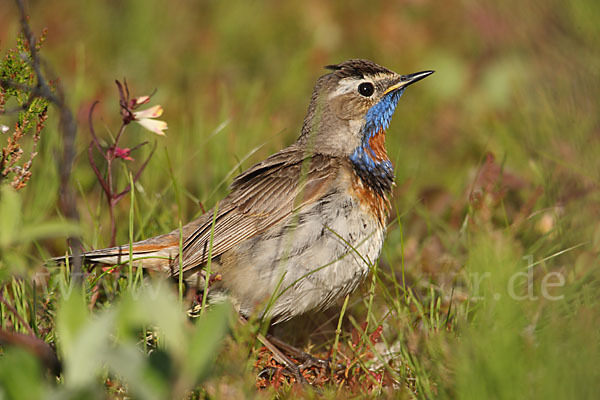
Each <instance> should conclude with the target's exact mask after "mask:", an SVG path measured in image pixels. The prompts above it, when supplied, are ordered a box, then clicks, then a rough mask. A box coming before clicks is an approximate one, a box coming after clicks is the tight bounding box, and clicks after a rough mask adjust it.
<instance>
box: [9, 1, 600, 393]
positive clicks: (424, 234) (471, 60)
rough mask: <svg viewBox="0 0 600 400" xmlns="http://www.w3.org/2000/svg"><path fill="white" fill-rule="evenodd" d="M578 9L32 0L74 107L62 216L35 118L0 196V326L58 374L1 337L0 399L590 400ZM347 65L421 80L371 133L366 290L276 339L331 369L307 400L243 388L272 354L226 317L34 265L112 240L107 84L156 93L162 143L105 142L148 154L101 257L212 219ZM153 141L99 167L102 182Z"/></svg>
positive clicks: (596, 16)
mask: <svg viewBox="0 0 600 400" xmlns="http://www.w3.org/2000/svg"><path fill="white" fill-rule="evenodd" d="M596 3H597V2H594V1H591V0H590V1H583V0H582V1H575V2H567V3H565V2H559V1H556V0H550V1H542V0H526V1H516V0H514V1H513V0H511V1H508V2H503V3H501V4H500V3H499V4H497V5H494V4H491V3H490V4H481V3H478V2H473V3H464V2H463V3H458V2H456V3H454V2H444V3H442V2H398V3H393V2H385V1H381V2H359V1H350V2H340V3H339V4H329V5H328V4H324V3H322V2H319V1H313V0H310V1H306V2H285V3H284V2H275V1H267V2H251V3H249V2H243V1H233V2H216V1H210V2H197V3H193V2H181V1H175V2H167V1H161V0H155V1H141V0H136V1H131V2H122V3H114V4H113V3H110V4H109V3H105V2H90V3H89V4H88V3H85V5H84V3H83V2H77V1H74V0H65V1H62V2H58V3H56V4H54V3H53V4H52V5H50V4H46V3H44V2H41V3H39V2H38V3H32V8H31V23H32V25H33V28H34V29H35V30H36V32H40V31H41V28H42V27H47V28H48V37H47V40H46V42H45V44H44V46H43V48H42V56H43V57H44V59H45V60H47V62H48V64H49V65H51V66H52V70H53V71H54V72H55V73H56V74H57V76H58V77H60V80H61V83H62V84H63V86H64V88H65V90H66V94H67V96H68V97H67V100H68V102H69V104H70V105H71V108H72V110H73V111H74V113H75V114H76V115H77V116H78V122H79V131H78V138H77V141H76V149H77V158H76V162H75V166H74V170H73V176H72V183H73V187H74V188H76V191H77V194H78V198H77V207H78V211H79V214H80V216H81V221H79V223H77V224H72V223H69V224H65V221H64V218H63V216H62V215H61V214H60V212H59V206H58V204H59V199H58V188H59V177H58V172H57V158H58V155H59V154H61V151H62V141H61V135H60V132H59V130H58V127H57V121H58V117H57V115H56V112H55V110H53V109H50V111H49V120H48V122H47V127H46V128H45V130H44V131H43V132H42V137H41V140H40V142H39V144H38V153H39V154H38V156H37V157H36V158H35V160H34V165H33V168H32V177H31V180H30V182H29V183H28V185H27V187H26V188H25V189H23V190H21V191H19V192H18V193H13V192H10V191H8V189H5V188H2V195H1V197H0V215H2V216H3V218H2V219H0V265H1V268H0V282H1V285H2V286H1V287H0V294H1V295H2V297H3V299H4V301H3V302H0V315H1V324H2V325H1V326H2V329H3V330H6V331H10V332H12V331H17V332H22V333H29V329H28V327H29V328H30V329H31V330H33V331H34V333H35V335H36V336H37V337H39V338H41V339H42V340H44V341H45V342H47V343H50V344H51V345H52V346H54V347H55V348H56V350H57V353H58V354H59V357H60V358H61V361H62V362H63V364H64V368H65V369H64V374H63V376H62V377H61V378H60V379H54V378H51V377H49V376H47V374H46V373H45V372H44V368H43V367H42V365H41V364H40V363H39V361H37V359H36V358H32V357H31V356H30V355H29V353H27V352H24V351H23V350H21V349H19V348H17V347H14V346H2V347H0V349H1V350H0V352H1V353H0V354H1V355H0V393H1V394H0V396H5V397H7V398H25V397H27V396H29V397H30V398H40V397H48V396H51V395H54V396H61V397H75V396H80V397H84V398H92V397H98V398H103V397H106V396H108V397H116V398H122V397H124V396H125V395H126V394H127V395H132V396H134V397H137V398H148V397H149V396H153V397H156V398H162V397H169V396H175V397H178V396H179V397H180V396H182V395H184V394H186V393H192V392H191V391H192V390H193V393H192V394H191V396H195V397H199V398H206V397H213V398H231V397H237V398H248V397H252V398H254V397H273V396H278V397H280V398H284V397H319V396H322V397H325V398H345V397H348V396H358V397H361V396H362V397H371V396H374V395H380V396H382V397H390V398H415V397H416V398H462V399H481V398H507V399H509V398H510V399H512V398H592V397H594V395H595V393H597V392H598V390H599V389H600V387H599V382H600V376H599V375H600V372H598V371H599V369H598V368H597V365H598V362H599V361H600V340H599V339H600V330H599V328H598V327H599V326H600V309H599V306H600V304H599V301H598V289H599V278H600V276H599V269H598V266H599V264H600V263H599V255H600V222H599V221H600V218H599V214H600V209H599V208H598V204H600V191H599V190H598V186H599V184H600V161H599V158H598V154H600V139H599V138H600V136H599V129H600V117H599V116H598V110H599V109H600V98H599V96H598V93H600V59H599V58H598V57H597V51H596V50H597V49H598V47H599V46H600V28H598V24H597V21H598V20H600V6H598V5H597V4H596ZM17 26H18V20H17V17H16V10H15V8H14V7H13V6H10V7H7V8H6V10H4V11H3V12H0V49H1V50H2V52H5V51H6V50H7V49H8V48H11V47H13V46H14V43H15V38H16V34H17ZM353 57H364V58H369V59H372V60H374V61H376V62H378V63H380V64H382V65H385V66H387V67H389V68H391V69H393V70H395V71H397V72H400V73H410V72H415V71H419V70H424V69H434V70H436V73H435V74H434V75H432V76H431V77H429V78H428V79H426V80H424V81H423V82H420V83H419V84H418V85H415V86H414V87H411V88H410V89H409V90H408V91H407V92H406V93H405V95H404V96H403V97H402V99H401V100H400V103H399V106H398V109H397V111H396V114H395V117H394V120H393V121H392V125H391V127H390V129H389V132H388V135H387V147H388V153H389V155H390V158H391V159H392V161H393V162H394V164H395V166H396V171H397V186H396V187H395V189H394V196H393V199H392V204H393V207H392V208H393V213H392V217H391V218H390V221H389V229H388V234H387V239H386V244H385V247H384V250H383V253H382V256H381V258H380V260H379V263H378V266H377V268H375V269H374V274H373V275H372V278H369V279H368V280H367V281H366V282H365V284H363V285H362V286H361V287H360V289H359V290H357V292H356V293H355V294H354V295H353V296H351V297H350V298H349V300H348V303H347V306H346V305H345V303H344V299H341V300H340V304H339V307H337V308H333V309H331V310H328V311H325V312H322V313H315V314H311V315H307V316H303V317H299V318H296V319H295V320H293V321H290V322H289V323H286V324H281V325H278V326H276V327H274V331H275V333H276V334H277V335H278V336H280V337H282V338H283V339H285V340H287V341H289V342H291V343H292V344H295V345H297V346H299V347H303V348H305V349H307V350H310V351H311V352H313V353H315V354H318V355H321V356H327V355H328V354H330V353H334V354H335V358H336V360H337V361H338V362H339V363H341V364H342V365H344V368H345V371H347V372H348V376H347V377H345V376H343V374H341V375H339V376H337V377H332V376H327V377H321V378H320V379H321V381H319V382H320V384H319V385H318V386H319V391H318V392H317V391H313V390H312V389H307V388H305V389H301V388H298V387H296V386H293V385H289V384H287V383H286V382H287V381H286V379H285V377H272V378H270V379H268V380H266V381H267V383H269V384H270V385H272V387H270V388H268V389H260V390H258V389H256V385H257V381H259V380H260V379H258V378H257V374H258V373H259V372H260V369H256V368H254V367H253V365H254V364H255V363H258V364H260V363H261V362H262V363H264V362H266V361H268V360H266V359H265V357H266V356H265V355H264V354H262V353H260V351H259V347H260V346H259V345H258V344H256V343H255V334H256V332H258V331H259V330H260V329H261V327H260V326H259V321H250V323H249V324H248V325H246V326H238V324H237V323H235V321H234V319H233V320H232V321H228V316H230V317H231V318H233V316H231V314H228V311H227V310H223V309H222V310H220V311H219V310H217V311H216V312H215V313H214V314H213V313H210V312H208V313H206V314H203V315H202V319H203V320H204V321H199V322H197V323H195V324H192V323H190V322H189V321H188V320H187V319H186V318H185V313H184V311H183V310H182V307H181V306H180V302H179V301H178V300H177V298H178V296H177V295H178V292H177V288H176V286H173V291H172V293H171V294H173V296H175V297H174V298H171V297H170V295H169V294H167V293H163V292H162V291H160V293H161V294H160V296H159V297H157V298H158V299H159V300H155V301H154V302H152V301H150V300H147V301H148V304H146V305H144V304H143V302H140V301H139V298H143V297H138V301H135V298H133V297H132V296H134V295H135V293H137V294H138V295H139V296H149V295H148V294H147V291H148V290H151V289H148V288H146V289H144V288H143V287H144V281H143V279H142V277H141V276H140V275H139V274H136V273H135V271H133V275H134V277H133V279H130V280H127V279H125V276H122V277H120V278H118V277H116V276H115V275H114V274H109V273H106V274H104V275H102V277H101V278H100V279H98V276H99V275H100V274H99V273H97V274H96V276H90V277H88V278H87V279H86V280H85V284H84V292H83V293H82V294H80V295H76V294H72V296H71V297H69V299H66V297H67V296H66V294H67V293H69V292H68V290H69V288H70V280H69V274H68V267H62V268H53V269H46V267H44V265H43V262H44V260H45V259H47V258H49V257H52V256H58V255H61V254H64V253H65V251H66V243H65V237H66V236H67V234H68V233H72V232H79V233H80V234H81V237H82V241H83V243H84V245H85V246H86V248H101V247H104V246H106V245H108V243H109V241H110V222H109V219H108V210H107V207H106V200H105V199H104V198H103V195H102V191H101V189H100V187H99V185H98V183H97V182H96V179H95V176H94V173H93V171H92V170H91V168H90V166H89V163H88V161H87V146H88V144H89V141H90V140H91V137H90V136H89V133H88V130H87V122H86V121H87V113H88V111H89V108H90V106H91V104H92V102H93V101H95V100H100V101H101V103H100V104H99V106H98V108H97V111H96V113H95V115H96V118H95V127H96V132H97V134H98V135H99V136H100V137H101V138H103V140H106V141H107V143H108V142H110V137H111V135H113V136H114V135H115V134H116V129H117V128H118V126H119V123H120V119H119V115H118V103H117V92H116V87H115V86H114V80H115V79H122V78H123V77H126V78H127V81H128V83H129V85H130V87H131V88H132V90H133V94H134V95H143V94H149V93H151V92H152V91H153V90H154V88H157V89H158V92H157V94H156V96H155V97H154V98H153V103H152V104H161V105H162V106H163V107H164V109H165V113H164V115H163V117H162V118H161V119H164V120H165V121H167V122H168V124H169V129H168V131H167V136H166V137H164V138H163V137H154V136H152V134H150V133H148V132H146V131H143V130H142V129H141V128H138V127H137V126H131V127H128V128H127V131H126V132H125V136H124V138H123V142H122V146H123V147H133V146H135V145H136V144H138V143H140V142H142V141H145V140H150V141H151V142H152V141H154V140H157V141H158V148H157V151H156V153H155V154H154V156H153V157H152V159H151V161H150V164H149V165H148V167H147V170H146V171H145V172H144V173H143V175H142V177H141V179H140V181H139V182H138V183H137V184H136V185H135V193H134V196H133V197H127V198H125V199H124V200H123V201H121V202H120V203H119V204H118V205H117V207H116V215H117V231H118V232H117V242H119V243H128V242H129V241H131V240H138V239H141V238H147V237H150V236H152V235H156V234H160V233H164V232H167V231H171V230H173V229H176V228H177V227H178V226H179V224H180V221H181V223H186V222H187V221H189V220H191V219H192V218H194V217H195V216H197V215H199V214H201V213H202V207H204V209H206V210H208V209H209V208H210V207H213V206H214V205H215V204H216V203H217V201H218V200H220V199H221V198H222V197H223V196H224V195H225V194H226V193H227V185H228V184H229V183H230V182H231V180H232V178H233V176H235V175H236V174H237V173H239V172H241V171H242V170H244V169H245V168H248V167H249V166H251V165H252V164H253V163H254V162H257V161H260V160H262V159H263V158H264V157H266V156H268V155H269V154H272V153H273V152H275V151H277V150H279V149H280V148H282V147H284V146H286V145H288V144H290V143H292V142H293V141H294V140H295V138H296V137H297V136H298V134H299V130H300V127H301V123H302V119H303V117H304V113H305V111H306V107H307V105H308V101H309V98H310V94H311V90H312V85H313V83H314V81H315V80H316V78H317V77H318V76H319V75H320V74H322V73H324V70H323V69H322V66H323V65H327V64H331V63H335V62H339V61H342V60H344V59H347V58H353ZM11 118H12V117H5V116H0V123H1V124H5V125H11V124H12V123H13V121H14V120H13V119H11ZM4 141H5V136H3V135H0V145H2V146H4V145H5V142H4ZM29 145H30V144H29ZM150 148H151V146H144V147H142V148H141V149H139V150H137V151H136V152H134V153H133V154H132V156H133V157H134V158H135V161H134V162H118V163H116V165H115V167H116V168H115V174H114V175H115V178H116V181H117V182H116V185H117V186H118V187H124V186H125V185H127V183H128V182H129V181H130V171H132V172H135V171H136V170H137V167H139V165H140V164H141V162H142V161H143V160H144V159H145V157H146V156H147V155H148V153H149V151H150ZM488 153H490V154H493V158H490V157H488V156H487V154H488ZM98 162H99V163H100V161H98ZM200 204H201V205H202V207H201V206H200ZM4 216H10V217H4ZM123 268H125V269H124V271H128V267H127V265H124V267H123ZM34 277H37V281H36V282H38V286H37V289H34V287H33V285H32V279H33V278H34ZM529 277H530V285H529V284H528V283H527V279H528V278H529ZM560 279H562V281H561V280H560ZM561 282H564V283H563V284H562V285H558V283H561ZM97 283H98V284H99V287H100V289H99V290H100V294H99V295H98V296H97V299H95V300H93V301H92V297H93V295H94V292H93V287H94V286H95V285H96V284H97ZM553 284H554V285H555V286H552V285H553ZM131 288H133V293H134V294H130V291H131V290H130V289H131ZM166 288H167V286H165V287H164V288H163V289H166ZM74 293H76V292H74ZM150 297H151V296H150ZM185 300H186V299H184V301H185ZM92 302H93V303H94V307H93V308H94V309H93V310H92V311H88V307H87V305H89V304H91V303H92ZM140 303H142V304H140ZM343 304H344V306H345V312H344V314H343V318H341V319H340V318H339V311H340V309H341V307H342V305H343ZM12 310H14V311H15V312H14V313H13V311H12ZM155 312H156V314H155ZM15 313H16V314H18V317H17V316H16V315H14V314H15ZM227 326H229V328H227ZM379 326H381V337H380V338H379V339H377V340H371V338H370V337H372V338H373V339H375V336H377V332H378V331H377V329H378V327H379ZM209 328H210V329H209ZM263 328H264V327H263ZM365 328H366V332H364V330H365ZM226 329H230V330H231V335H225V330H226ZM374 333H375V335H374V336H373V334H374ZM218 342H222V343H221V344H222V346H218ZM334 345H336V346H335V348H334ZM215 357H217V358H215ZM213 360H214V361H213ZM98 363H102V364H103V365H104V366H103V367H102V368H97V367H96V365H97V364H98ZM261 365H262V364H261ZM186 371H187V372H186ZM78 373H79V374H78ZM40 393H41V394H40Z"/></svg>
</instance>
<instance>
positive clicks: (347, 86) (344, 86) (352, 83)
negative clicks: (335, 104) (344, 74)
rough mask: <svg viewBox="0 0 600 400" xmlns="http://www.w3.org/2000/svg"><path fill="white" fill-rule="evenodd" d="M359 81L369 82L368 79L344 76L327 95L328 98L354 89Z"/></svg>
mask: <svg viewBox="0 0 600 400" xmlns="http://www.w3.org/2000/svg"><path fill="white" fill-rule="evenodd" d="M360 82H371V80H370V79H357V78H344V79H342V80H340V81H339V82H338V87H337V88H336V89H335V91H333V92H332V93H331V94H330V95H329V97H328V98H329V99H330V100H331V99H333V98H334V97H337V96H340V95H342V94H346V93H350V92H353V91H355V90H356V88H357V87H358V85H359V84H360Z"/></svg>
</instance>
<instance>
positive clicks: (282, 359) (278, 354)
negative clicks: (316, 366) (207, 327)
mask: <svg viewBox="0 0 600 400" xmlns="http://www.w3.org/2000/svg"><path fill="white" fill-rule="evenodd" d="M240 322H241V323H242V324H244V325H245V324H246V323H248V321H246V318H244V317H243V316H241V315H240ZM256 337H257V339H258V340H259V341H260V342H261V343H262V344H263V346H265V347H266V348H267V349H269V351H270V352H271V353H272V354H273V357H274V358H275V360H276V361H277V362H278V363H279V364H281V365H283V366H284V367H285V368H286V369H287V370H288V371H289V372H290V373H291V374H292V375H293V376H294V378H296V381H298V382H300V383H302V384H303V385H304V384H308V381H307V380H306V378H305V377H304V375H302V372H301V371H300V368H299V367H298V366H297V365H296V363H294V362H293V361H292V360H290V359H289V357H287V356H286V355H285V354H283V352H282V351H281V350H279V349H278V348H277V346H275V345H274V344H273V343H271V342H270V341H269V340H268V339H267V338H266V337H265V336H264V335H263V334H261V333H258V334H257V336H256Z"/></svg>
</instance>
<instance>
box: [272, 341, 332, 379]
mask: <svg viewBox="0 0 600 400" xmlns="http://www.w3.org/2000/svg"><path fill="white" fill-rule="evenodd" d="M266 339H268V340H269V341H270V342H271V344H273V345H275V346H277V347H278V348H279V349H281V350H283V351H285V352H286V353H288V354H290V355H292V356H293V357H295V358H297V359H298V360H300V361H302V364H300V366H299V368H300V370H303V369H306V368H310V367H319V368H325V370H326V371H329V370H330V366H329V361H327V360H323V359H322V358H318V357H315V356H313V355H311V354H309V353H307V352H305V351H302V350H300V349H299V348H297V347H294V346H292V345H290V344H288V343H286V342H284V341H283V340H281V339H279V338H277V337H275V336H273V335H267V337H266Z"/></svg>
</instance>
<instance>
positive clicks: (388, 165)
mask: <svg viewBox="0 0 600 400" xmlns="http://www.w3.org/2000/svg"><path fill="white" fill-rule="evenodd" d="M402 93H404V90H403V89H402V90H397V91H394V92H391V93H388V94H387V95H385V96H384V97H383V98H382V99H381V100H379V102H378V103H377V104H375V105H373V106H372V107H371V108H370V109H369V111H367V115H366V116H365V124H364V125H363V127H362V130H361V132H362V143H361V144H360V145H359V146H358V147H357V148H356V149H354V152H353V153H352V154H351V155H350V161H351V162H352V165H353V166H354V170H355V171H356V173H357V174H358V176H359V177H360V178H361V179H362V180H363V181H364V182H365V183H367V184H368V185H369V186H370V187H371V188H372V189H374V190H375V191H377V192H378V193H379V194H385V193H389V192H390V191H391V189H392V185H393V184H394V166H393V165H392V162H391V161H390V160H389V159H387V157H386V158H385V159H381V157H378V155H377V154H376V153H375V151H374V150H373V148H372V147H371V139H373V138H374V137H375V136H376V135H378V134H385V130H386V129H387V128H388V127H389V126H390V122H391V120H392V115H394V111H395V110H396V106H397V105H398V100H400V96H402Z"/></svg>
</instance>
